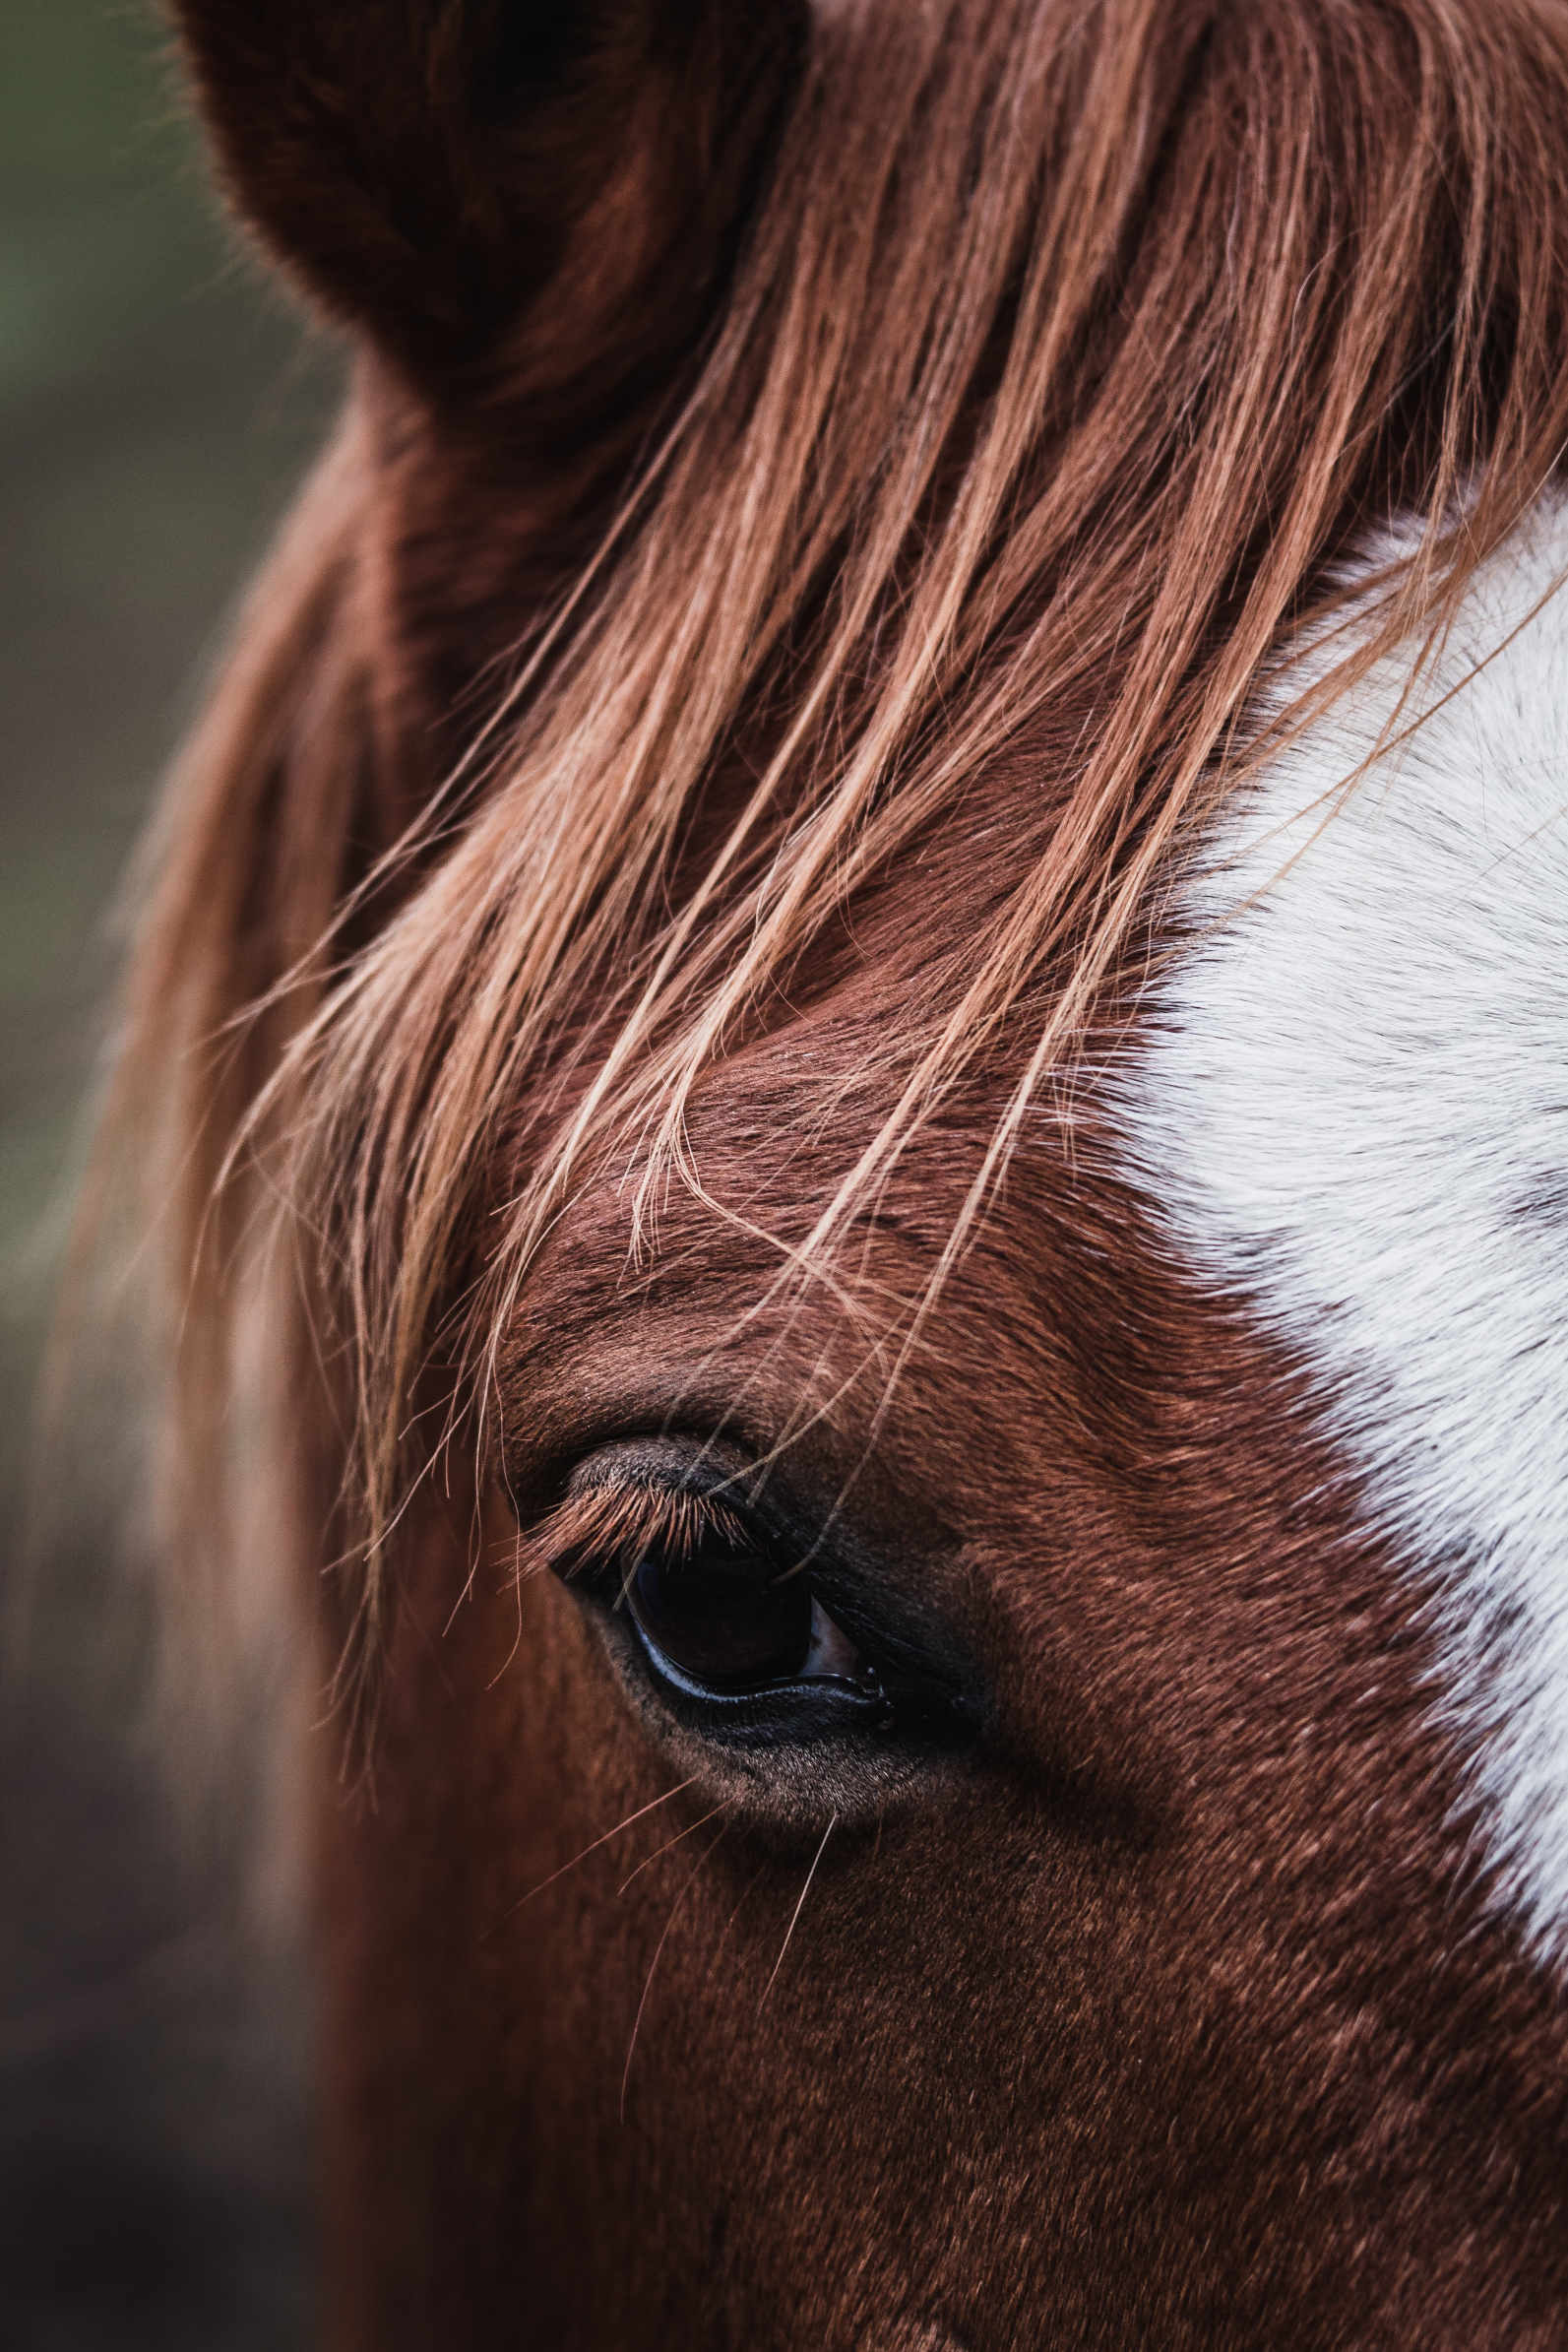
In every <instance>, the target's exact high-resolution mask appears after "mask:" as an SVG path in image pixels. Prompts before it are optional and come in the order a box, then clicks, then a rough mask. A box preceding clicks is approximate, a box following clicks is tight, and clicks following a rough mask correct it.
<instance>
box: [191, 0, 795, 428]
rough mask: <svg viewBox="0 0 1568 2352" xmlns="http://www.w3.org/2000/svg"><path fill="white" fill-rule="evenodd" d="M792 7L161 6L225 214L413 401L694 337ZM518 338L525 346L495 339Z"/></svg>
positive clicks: (624, 0) (740, 203)
mask: <svg viewBox="0 0 1568 2352" xmlns="http://www.w3.org/2000/svg"><path fill="white" fill-rule="evenodd" d="M806 7H807V0H748V5H746V6H745V7H736V6H734V5H733V0H577V4H575V5H574V4H573V0H174V8H175V14H176V16H177V19H178V21H179V25H180V29H181V32H182V33H183V37H184V44H185V48H186V52H187V55H188V57H189V60H190V63H191V66H192V69H193V72H194V75H195V80H196V84H197V88H198V92H199V95H200V98H201V102H202V106H203V110H204V112H205V114H206V117H207V120H208V123H209V126H210V128H211V130H212V132H213V135H214V137H215V139H216V142H217V145H218V149H219V153H220V160H221V164H222V169H223V172H224V175H225V177H226V180H227V182H228V186H229V190H230V193H231V194H232V196H233V198H234V199H235V201H236V202H237V204H238V206H239V208H240V210H241V211H242V212H243V213H245V214H247V215H248V216H249V218H250V219H251V221H252V222H254V223H255V224H256V226H257V227H258V228H259V229H260V230H261V231H262V233H263V235H264V237H265V238H266V239H267V240H268V241H269V242H270V243H271V244H272V245H273V247H274V248H275V249H276V250H277V252H278V253H279V254H280V255H281V256H282V258H283V259H284V261H285V262H287V263H288V264H290V265H291V266H292V267H293V269H294V270H295V271H296V272H297V274H298V275H299V276H300V277H302V278H303V280H304V282H305V284H306V286H307V287H308V288H309V289H310V290H311V291H313V292H314V294H315V295H316V296H317V298H318V299H320V300H321V301H323V302H324V303H325V304H326V305H327V307H328V308H329V310H331V311H332V312H334V313H335V314H336V315H337V316H339V317H340V318H342V319H345V320H347V321H348V322H350V323H352V324H355V325H358V326H360V327H363V328H365V329H367V330H368V331H369V332H370V334H371V335H372V337H373V338H374V339H375V340H376V342H377V343H378V344H380V345H381V347H382V348H383V349H384V350H386V351H388V352H389V353H391V354H392V355H393V356H394V357H395V358H396V359H398V360H399V361H401V362H402V363H403V365H404V366H405V368H406V369H407V370H408V372H409V373H410V374H411V375H412V376H413V377H415V378H416V379H417V380H420V381H422V382H423V383H425V384H426V385H429V384H430V383H432V382H433V381H434V382H441V381H450V380H452V379H453V378H455V377H456V378H461V377H462V376H463V375H464V373H465V372H466V371H470V370H472V369H473V368H475V367H476V366H478V365H482V364H483V363H484V362H485V361H486V360H487V359H490V358H492V357H493V355H494V353H495V352H496V350H497V349H498V347H499V346H500V344H501V343H502V340H503V339H507V340H508V344H509V349H510V350H511V356H512V359H513V362H514V364H520V365H521V368H522V374H523V382H522V384H521V386H520V388H521V389H524V390H527V389H529V388H530V381H531V380H532V382H533V388H535V389H538V390H540V391H547V390H554V391H556V392H557V393H559V392H562V391H564V390H566V389H567V388H568V387H572V388H574V389H581V388H582V387H581V380H582V379H583V378H585V377H587V378H590V379H591V378H592V377H593V376H594V375H595V374H596V372H597V371H599V370H601V369H602V368H603V367H604V366H605V365H606V364H607V363H608V364H613V365H614V366H615V367H616V368H617V370H619V371H623V372H628V373H630V372H639V373H640V372H641V370H642V368H643V367H645V366H646V365H647V363H648V361H649V359H650V358H651V357H653V356H654V355H655V354H654V353H653V352H652V351H651V350H649V348H648V347H649V344H650V339H651V338H655V339H657V340H658V341H659V343H660V345H661V347H662V348H663V349H664V350H673V349H674V348H675V345H676V339H677V338H679V337H681V336H685V337H688V338H689V336H690V334H691V333H692V332H693V331H694V330H695V327H696V325H697V324H698V322H699V320H700V316H701V311H702V308H703V301H704V294H705V289H711V286H712V281H713V278H714V275H715V272H716V270H718V269H719V268H720V267H721V263H722V260H723V256H724V251H725V247H726V245H727V243H728V241H729V239H730V238H731V237H732V235H733V234H734V231H735V229H736V227H737V225H738V223H739V222H740V220H741V218H742V216H743V214H744V211H745V208H746V203H747V198H748V195H749V193H750V190H751V188H752V186H753V185H754V183H755V178H756V174H757V172H758V170H759V168H760V166H761V164H762V161H763V159H764V158H765V156H766V153H767V149H768V146H769V142H770V136H771V133H772V130H773V127H774V125H775V122H776V120H777V118H778V116H779V114H780V111H781V108H782V105H783V103H784V98H785V97H786V95H787V94H788V92H789V90H790V88H791V87H792V84H793V81H794V77H795V72H796V68H797V65H798V61H799V58H800V56H801V53H802V50H803V45H804V32H805V18H806ZM514 329H520V330H521V333H520V335H518V336H513V335H512V332H511V331H512V330H514Z"/></svg>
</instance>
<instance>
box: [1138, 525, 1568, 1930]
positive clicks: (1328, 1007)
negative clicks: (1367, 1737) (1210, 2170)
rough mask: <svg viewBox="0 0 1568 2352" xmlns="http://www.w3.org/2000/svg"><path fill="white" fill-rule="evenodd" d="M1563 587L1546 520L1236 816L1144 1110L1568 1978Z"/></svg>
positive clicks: (1490, 1837)
mask: <svg viewBox="0 0 1568 2352" xmlns="http://www.w3.org/2000/svg"><path fill="white" fill-rule="evenodd" d="M1403 551H1404V549H1403V548H1402V547H1401V545H1400V544H1399V542H1397V541H1394V542H1385V543H1384V544H1382V545H1380V546H1379V547H1378V548H1377V549H1375V550H1374V551H1373V553H1372V554H1371V556H1370V557H1369V558H1368V569H1370V570H1371V571H1373V572H1377V573H1381V572H1382V571H1383V570H1384V569H1385V568H1386V566H1387V564H1388V563H1389V561H1390V560H1391V559H1393V558H1395V557H1397V556H1398V555H1399V554H1400V553H1402V552H1403ZM1565 576H1568V510H1565V508H1564V507H1563V506H1562V504H1561V503H1560V502H1557V501H1555V500H1553V501H1551V502H1549V503H1548V504H1547V505H1545V506H1544V507H1542V509H1541V510H1540V511H1539V513H1538V514H1537V516H1536V517H1534V518H1533V519H1532V521H1531V523H1530V524H1529V525H1528V526H1527V527H1526V528H1525V529H1524V530H1523V531H1522V532H1521V533H1520V534H1519V535H1518V536H1517V538H1516V539H1514V540H1511V541H1510V542H1509V544H1508V546H1507V547H1506V548H1505V549H1504V550H1502V551H1501V552H1500V553H1499V554H1498V555H1496V556H1494V557H1493V558H1492V560H1491V561H1490V562H1489V563H1488V564H1486V565H1485V566H1483V567H1482V568H1481V569H1480V570H1479V571H1478V572H1477V573H1476V575H1475V577H1474V580H1473V581H1472V583H1471V585H1470V588H1469V589H1468V591H1467V593H1466V597H1465V601H1464V603H1463V604H1461V606H1460V608H1459V611H1458V613H1457V614H1456V616H1455V619H1454V623H1453V626H1452V628H1451V629H1450V630H1449V632H1448V633H1447V634H1446V636H1445V638H1444V640H1443V643H1442V647H1441V649H1440V652H1439V655H1438V657H1437V659H1436V660H1435V661H1433V662H1431V663H1430V664H1428V665H1427V666H1425V667H1423V668H1421V669H1420V671H1419V674H1418V676H1415V677H1413V678H1412V666H1413V665H1414V658H1415V649H1413V648H1411V649H1409V650H1408V652H1407V654H1406V655H1405V657H1404V658H1400V657H1398V656H1396V657H1394V658H1393V659H1390V660H1386V661H1384V662H1383V663H1381V664H1380V665H1379V666H1378V667H1377V668H1376V669H1375V670H1373V671H1371V672H1370V673H1369V674H1368V675H1367V676H1366V677H1365V678H1363V679H1362V680H1361V681H1360V683H1359V685H1358V686H1357V687H1356V688H1355V689H1354V690H1353V692H1351V693H1349V694H1347V695H1344V696H1342V697H1341V698H1340V699H1339V700H1338V701H1337V702H1336V703H1335V704H1334V706H1333V708H1332V709H1331V710H1330V711H1329V712H1328V714H1327V715H1326V717H1325V718H1324V719H1323V720H1322V721H1321V722H1320V723H1319V724H1318V725H1317V726H1315V727H1314V728H1312V729H1311V730H1310V731H1308V732H1307V733H1306V734H1304V735H1302V736H1301V737H1300V738H1299V739H1298V740H1297V741H1296V742H1294V743H1293V744H1292V745H1291V746H1290V747H1289V749H1288V750H1287V751H1286V752H1285V753H1284V754H1283V755H1282V756H1281V757H1280V758H1279V759H1278V760H1277V761H1276V762H1275V763H1273V764H1272V765H1271V766H1270V767H1269V768H1268V769H1267V770H1266V771H1265V772H1264V774H1263V775H1262V776H1261V777H1260V778H1259V780H1258V783H1257V785H1256V787H1255V788H1254V789H1253V790H1251V791H1249V792H1248V793H1246V794H1245V795H1243V796H1242V797H1241V798H1240V799H1239V800H1238V801H1236V802H1235V803H1233V804H1232V806H1231V807H1230V808H1229V809H1228V810H1227V811H1226V813H1225V817H1224V820H1223V824H1222V825H1221V826H1220V828H1219V829H1218V831H1217V833H1216V835H1215V837H1214V838H1213V840H1212V841H1210V842H1209V843H1208V844H1207V845H1206V848H1205V852H1204V863H1203V870H1202V873H1201V876H1197V877H1195V878H1194V879H1193V881H1192V882H1191V883H1190V884H1189V885H1188V886H1187V888H1186V889H1185V891H1184V893H1183V898H1182V920H1183V922H1185V923H1186V924H1188V925H1190V926H1191V928H1192V931H1193V933H1194V937H1193V941H1192V944H1191V946H1190V947H1189V948H1188V949H1187V951H1186V952H1185V953H1184V954H1183V955H1182V956H1181V957H1180V959H1179V960H1178V962H1177V963H1176V965H1175V967H1174V969H1173V971H1172V973H1171V975H1170V976H1169V978H1168V979H1167V980H1166V981H1165V982H1163V983H1162V985H1160V989H1159V991H1158V995H1157V997H1156V1000H1155V1008H1152V1017H1151V1019H1150V1022H1149V1025H1148V1029H1147V1032H1146V1035H1145V1038H1144V1042H1143V1048H1142V1050H1141V1052H1140V1054H1139V1057H1138V1079H1137V1085H1136V1090H1135V1092H1134V1093H1133V1095H1132V1096H1131V1097H1130V1098H1129V1101H1128V1117H1129V1124H1130V1136H1129V1142H1130V1148H1131V1154H1132V1159H1133V1162H1134V1164H1135V1165H1136V1167H1137V1168H1138V1169H1139V1171H1140V1172H1141V1175H1142V1176H1143V1179H1144V1182H1145V1184H1146V1187H1147V1189H1148V1191H1149V1194H1150V1197H1151V1198H1152V1199H1154V1200H1157V1201H1158V1202H1159V1203H1160V1209H1161V1212H1162V1214H1163V1216H1164V1218H1165V1219H1166V1221H1167V1222H1168V1225H1169V1228H1170V1230H1171V1232H1172V1234H1173V1235H1174V1236H1175V1237H1177V1238H1178V1240H1179V1245H1180V1247H1181V1249H1182V1252H1183V1255H1184V1257H1185V1259H1186V1260H1187V1262H1188V1263H1191V1264H1193V1265H1195V1266H1197V1267H1199V1268H1201V1269H1202V1270H1203V1272H1204V1273H1205V1275H1206V1276H1207V1277H1208V1278H1209V1279H1210V1280H1212V1281H1214V1282H1216V1283H1217V1284H1221V1285H1223V1286H1224V1287H1225V1288H1226V1289H1228V1290H1229V1291H1230V1292H1232V1293H1233V1294H1235V1295H1238V1296H1244V1297H1247V1298H1249V1299H1250V1300H1251V1301H1252V1302H1253V1303H1254V1307H1255V1310H1256V1311H1257V1312H1258V1313H1259V1314H1260V1315H1261V1316H1262V1317H1263V1319H1264V1320H1265V1322H1266V1323H1267V1325H1268V1326H1269V1328H1270V1329H1272V1330H1274V1331H1277V1332H1278V1333H1279V1335H1280V1337H1281V1339H1282V1340H1283V1341H1284V1342H1285V1343H1286V1345H1287V1346H1288V1347H1289V1348H1290V1349H1291V1350H1292V1352H1293V1353H1294V1354H1295V1355H1296V1356H1297V1357H1298V1358H1299V1359H1300V1360H1301V1361H1302V1362H1304V1363H1306V1364H1309V1365H1310V1366H1311V1367H1313V1369H1314V1371H1315V1372H1316V1374H1317V1375H1318V1376H1319V1378H1320V1379H1321V1381H1322V1384H1323V1389H1324V1393H1325V1399H1326V1412H1327V1417H1328V1421H1329V1424H1330V1426H1331V1427H1332V1428H1333V1430H1334V1431H1335V1433H1336V1436H1337V1439H1338V1441H1339V1444H1340V1446H1341V1448H1342V1450H1343V1452H1344V1454H1345V1456H1346V1458H1347V1459H1348V1461H1350V1462H1352V1463H1354V1464H1355V1466H1356V1468H1357V1470H1358V1471H1359V1472H1360V1473H1361V1474H1362V1475H1363V1477H1364V1478H1365V1480H1366V1482H1367V1490H1368V1495H1369V1499H1370V1500H1371V1502H1372V1503H1373V1506H1374V1507H1375V1509H1376V1511H1377V1513H1378V1515H1379V1517H1380V1518H1381V1519H1382V1520H1383V1522H1384V1524H1385V1525H1386V1526H1387V1527H1388V1528H1389V1530H1390V1532H1391V1533H1392V1534H1393V1535H1395V1536H1396V1538H1397V1539H1398V1541H1399V1543H1400V1545H1401V1547H1402V1549H1403V1550H1405V1551H1406V1552H1407V1553H1408V1555H1409V1556H1410V1557H1411V1559H1412V1560H1414V1561H1416V1562H1418V1563H1419V1564H1420V1565H1421V1567H1422V1568H1423V1569H1424V1570H1425V1571H1427V1572H1428V1573H1429V1574H1430V1575H1431V1577H1432V1578H1433V1580H1434V1582H1435V1583H1436V1585H1437V1587H1438V1590H1439V1593H1440V1599H1439V1602H1438V1604H1437V1606H1438V1612H1439V1615H1438V1623H1439V1626H1440V1630H1441V1636H1442V1646H1443V1652H1444V1660H1445V1670H1444V1673H1443V1676H1442V1679H1441V1681H1440V1683H1439V1685H1438V1687H1437V1689H1436V1691H1435V1692H1434V1705H1435V1706H1436V1707H1437V1708H1438V1709H1439V1711H1440V1712H1442V1713H1443V1714H1444V1715H1446V1716H1448V1717H1449V1718H1450V1719H1453V1720H1458V1721H1460V1722H1461V1723H1463V1725H1464V1729H1465V1732H1466V1736H1467V1739H1468V1741H1469V1742H1470V1743H1471V1744H1472V1745H1473V1747H1474V1754H1475V1783H1476V1788H1477V1791H1478V1794H1479V1796H1480V1798H1481V1800H1482V1808H1483V1821H1484V1851H1485V1855H1486V1859H1487V1868H1488V1873H1489V1875H1491V1876H1492V1877H1493V1878H1494V1879H1495V1881H1496V1884H1497V1889H1498V1893H1499V1896H1500V1898H1501V1899H1503V1900H1505V1901H1506V1902H1508V1903H1509V1904H1511V1905H1513V1906H1514V1907H1516V1908H1517V1910H1518V1911H1519V1913H1520V1914H1521V1915H1522V1917H1523V1919H1524V1921H1525V1922H1526V1924H1527V1926H1528V1929H1529V1931H1530V1934H1531V1936H1532V1938H1533V1939H1534V1940H1536V1941H1537V1943H1538V1944H1539V1945H1540V1946H1541V1947H1542V1948H1543V1949H1544V1950H1545V1951H1547V1952H1549V1953H1551V1954H1552V1955H1553V1956H1554V1957H1555V1958H1556V1959H1557V1960H1558V1961H1559V1963H1560V1962H1561V1961H1562V1960H1563V1959H1564V1958H1568V1320H1565V1317H1564V1313H1563V1275H1564V1263H1565V1261H1564V1234H1565V1223H1564V1221H1565V1218H1568V1176H1565V1171H1568V1092H1565V1089H1564V1085H1563V1045H1564V1037H1565V1034H1568V930H1565V927H1564V921H1563V910H1564V907H1565V906H1568V609H1565V606H1564V604H1563V602H1562V601H1561V599H1560V598H1558V597H1557V595H1556V592H1557V590H1558V589H1559V588H1560V586H1561V584H1562V582H1563V580H1564V578H1565ZM1297 682H1298V681H1297V679H1296V678H1295V677H1292V678H1291V680H1290V681H1289V684H1290V688H1291V690H1293V689H1294V687H1295V685H1296V683H1297ZM1390 736H1393V737H1394V738H1395V741H1394V744H1393V747H1392V748H1390V749H1389V750H1387V751H1386V752H1385V753H1384V755H1383V756H1382V757H1381V758H1380V759H1377V758H1374V754H1375V753H1376V752H1377V751H1378V748H1379V746H1380V744H1382V743H1383V742H1384V741H1385V740H1386V739H1387V738H1388V737H1390ZM1369 762H1370V763H1371V764H1370V765H1368V763H1369ZM1238 907H1240V908H1242V909H1243V910H1244V911H1243V912H1242V913H1240V914H1239V915H1237V914H1236V909H1237V908H1238Z"/></svg>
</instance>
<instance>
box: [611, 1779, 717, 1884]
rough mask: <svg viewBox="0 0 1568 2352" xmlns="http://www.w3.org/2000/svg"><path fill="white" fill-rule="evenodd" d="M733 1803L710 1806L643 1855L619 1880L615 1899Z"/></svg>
mask: <svg viewBox="0 0 1568 2352" xmlns="http://www.w3.org/2000/svg"><path fill="white" fill-rule="evenodd" d="M733 1802H734V1800H733V1799H732V1798H729V1797H725V1798H723V1799H722V1800H721V1803H720V1804H718V1805H715V1806H711V1807H710V1808H709V1810H708V1812H705V1813H699V1814H698V1816H697V1818H696V1820H695V1821H688V1822H687V1824H686V1826H685V1828H684V1829H677V1830H676V1832H675V1834H674V1836H673V1837H666V1838H665V1840H664V1842H663V1844H662V1845H661V1846H656V1847H655V1848H654V1851H653V1852H652V1854H645V1855H644V1857H643V1859H642V1861H641V1862H640V1863H639V1864H638V1865H637V1868H636V1869H635V1870H633V1871H628V1872H627V1874H626V1875H625V1877H624V1878H623V1879H622V1880H621V1882H620V1884H619V1886H617V1887H616V1889H615V1892H616V1895H617V1897H619V1896H620V1895H623V1894H624V1893H625V1892H626V1889H627V1888H628V1886H630V1884H631V1882H632V1880H633V1879H634V1878H638V1877H641V1875H642V1874H643V1872H644V1871H646V1870H647V1869H648V1867H649V1865H650V1863H655V1862H657V1861H658V1860H659V1856H660V1854H667V1853H668V1852H669V1850H670V1848H671V1846H678V1845H679V1844H680V1841H681V1839H682V1838H683V1837H690V1836H691V1834H692V1831H693V1830H694V1829H700V1828H701V1827H702V1825H703V1823H704V1822H705V1821H711V1820H712V1819H713V1818H714V1815H715V1814H716V1813H721V1812H727V1811H728V1809H729V1807H730V1805H731V1804H732V1803H733Z"/></svg>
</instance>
